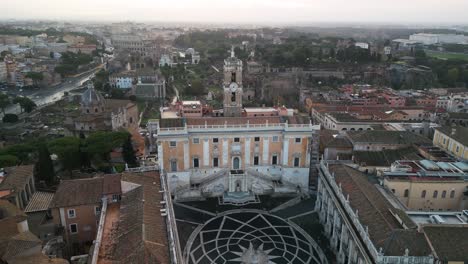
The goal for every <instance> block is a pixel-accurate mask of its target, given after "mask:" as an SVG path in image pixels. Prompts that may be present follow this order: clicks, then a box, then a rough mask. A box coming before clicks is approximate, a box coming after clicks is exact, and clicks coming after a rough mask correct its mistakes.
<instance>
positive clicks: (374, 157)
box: [353, 147, 421, 166]
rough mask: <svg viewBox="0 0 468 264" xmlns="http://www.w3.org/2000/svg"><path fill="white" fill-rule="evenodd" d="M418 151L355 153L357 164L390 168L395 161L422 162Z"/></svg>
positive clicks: (387, 150) (411, 149) (389, 150)
mask: <svg viewBox="0 0 468 264" xmlns="http://www.w3.org/2000/svg"><path fill="white" fill-rule="evenodd" d="M417 153H418V151H417V150H416V149H415V148H413V147H407V148H403V149H395V150H393V149H386V150H382V151H354V152H353V155H354V160H355V162H356V163H359V164H365V165H366V166H390V165H391V164H392V163H393V162H395V160H420V159H421V158H420V157H419V156H418V155H417Z"/></svg>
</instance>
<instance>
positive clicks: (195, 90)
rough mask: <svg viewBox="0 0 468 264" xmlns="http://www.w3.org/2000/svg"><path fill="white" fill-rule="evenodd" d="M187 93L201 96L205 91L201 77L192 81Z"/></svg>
mask: <svg viewBox="0 0 468 264" xmlns="http://www.w3.org/2000/svg"><path fill="white" fill-rule="evenodd" d="M185 93H186V94H188V95H193V96H201V95H203V94H204V93H205V89H204V87H203V83H202V82H201V80H199V79H195V80H193V81H192V83H191V84H189V86H188V87H187V89H186V91H185Z"/></svg>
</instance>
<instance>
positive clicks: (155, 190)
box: [122, 172, 170, 263]
mask: <svg viewBox="0 0 468 264" xmlns="http://www.w3.org/2000/svg"><path fill="white" fill-rule="evenodd" d="M122 180H124V181H128V182H132V183H136V184H139V185H141V186H142V187H143V199H144V202H143V224H144V227H145V229H144V236H143V240H144V243H145V252H147V254H146V255H147V258H155V259H156V263H169V262H170V257H169V246H168V240H167V230H166V228H167V225H166V219H165V218H164V217H163V216H161V212H160V209H161V205H160V203H159V202H160V201H162V200H163V196H162V193H160V192H159V190H160V189H161V181H160V176H159V172H145V173H124V174H123V175H122ZM148 253H149V255H148ZM151 263H154V262H151Z"/></svg>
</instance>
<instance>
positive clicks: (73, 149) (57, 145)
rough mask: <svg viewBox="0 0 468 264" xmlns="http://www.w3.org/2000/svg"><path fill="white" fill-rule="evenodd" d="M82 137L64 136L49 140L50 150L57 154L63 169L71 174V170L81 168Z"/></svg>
mask: <svg viewBox="0 0 468 264" xmlns="http://www.w3.org/2000/svg"><path fill="white" fill-rule="evenodd" d="M80 144H81V142H80V139H79V138H76V137H63V138H58V139H54V140H52V141H50V142H49V144H48V147H49V149H50V151H51V152H52V153H53V154H55V155H57V157H58V160H59V161H60V163H61V164H62V166H63V169H64V170H66V171H68V172H69V173H70V174H71V171H72V170H74V169H77V168H80V167H81V165H82V161H81V159H80V156H81V153H80Z"/></svg>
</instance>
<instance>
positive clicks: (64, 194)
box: [50, 174, 121, 208]
mask: <svg viewBox="0 0 468 264" xmlns="http://www.w3.org/2000/svg"><path fill="white" fill-rule="evenodd" d="M112 193H115V194H120V193H121V187H120V175H118V174H109V175H104V176H102V177H96V178H90V179H78V180H66V181H62V182H61V183H60V185H59V187H58V189H57V191H56V192H55V196H54V199H53V201H52V203H51V205H50V207H51V208H57V207H69V206H77V205H85V204H98V203H100V202H101V198H102V196H103V195H104V194H112Z"/></svg>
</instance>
